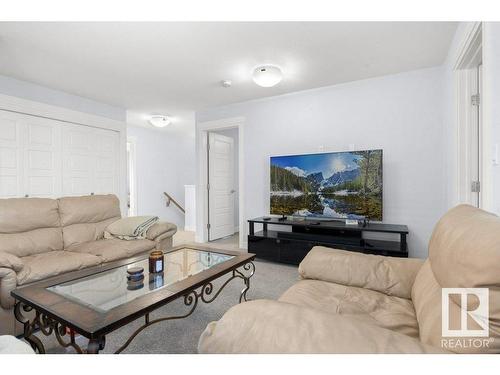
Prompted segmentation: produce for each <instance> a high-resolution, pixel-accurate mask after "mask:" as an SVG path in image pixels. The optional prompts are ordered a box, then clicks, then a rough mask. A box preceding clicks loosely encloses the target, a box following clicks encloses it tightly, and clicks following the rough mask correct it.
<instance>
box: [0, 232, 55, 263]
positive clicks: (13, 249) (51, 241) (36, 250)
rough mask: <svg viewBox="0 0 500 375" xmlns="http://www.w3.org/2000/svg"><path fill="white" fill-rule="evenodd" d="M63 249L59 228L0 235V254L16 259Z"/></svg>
mask: <svg viewBox="0 0 500 375" xmlns="http://www.w3.org/2000/svg"><path fill="white" fill-rule="evenodd" d="M62 249H63V236H62V231H61V228H41V229H34V230H30V231H28V232H23V233H7V234H2V233H0V252H2V251H3V252H6V253H10V254H13V255H16V256H18V257H25V256H29V255H33V254H40V253H46V252H48V251H58V250H62Z"/></svg>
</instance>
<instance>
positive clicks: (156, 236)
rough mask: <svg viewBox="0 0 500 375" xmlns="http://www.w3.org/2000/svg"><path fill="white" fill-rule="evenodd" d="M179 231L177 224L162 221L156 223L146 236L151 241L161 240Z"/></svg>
mask: <svg viewBox="0 0 500 375" xmlns="http://www.w3.org/2000/svg"><path fill="white" fill-rule="evenodd" d="M176 232H177V225H175V224H172V223H168V222H166V221H160V222H158V223H155V224H153V225H152V226H151V228H149V229H148V231H147V232H146V238H147V239H148V240H151V241H160V240H162V239H165V238H168V237H172V236H173V235H174V234H175V233H176Z"/></svg>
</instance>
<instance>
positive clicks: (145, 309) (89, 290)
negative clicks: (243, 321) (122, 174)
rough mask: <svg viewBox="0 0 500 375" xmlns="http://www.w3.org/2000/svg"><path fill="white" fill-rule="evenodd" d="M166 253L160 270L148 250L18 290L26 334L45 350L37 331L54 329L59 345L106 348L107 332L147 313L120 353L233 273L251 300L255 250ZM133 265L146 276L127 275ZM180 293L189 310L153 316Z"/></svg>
mask: <svg viewBox="0 0 500 375" xmlns="http://www.w3.org/2000/svg"><path fill="white" fill-rule="evenodd" d="M164 259H165V261H164V262H165V267H164V268H165V269H164V272H162V273H149V269H148V268H149V266H148V256H147V255H145V256H142V257H137V258H134V259H129V260H126V261H119V262H113V263H108V264H105V265H103V266H100V267H95V268H91V269H87V270H83V271H76V272H73V273H69V274H65V275H63V276H59V277H55V278H52V279H49V280H44V281H41V282H37V283H34V284H31V285H28V286H26V287H21V288H18V289H16V290H14V291H13V292H12V296H13V297H14V298H15V299H16V305H15V309H14V314H15V316H16V319H17V320H18V321H19V322H21V323H22V324H23V325H24V334H23V336H24V338H25V339H26V341H28V342H29V343H30V344H31V346H32V347H33V349H34V350H36V351H37V352H38V353H45V348H44V346H43V344H42V342H41V340H40V339H39V338H38V337H37V336H36V335H35V333H42V334H43V335H46V336H50V335H52V334H53V335H55V337H56V339H57V341H58V343H59V344H60V345H62V346H63V347H72V348H73V349H74V350H75V351H76V352H77V353H98V352H99V351H100V350H103V349H104V346H105V343H106V340H105V337H106V334H108V333H110V332H112V331H114V330H116V329H118V328H120V327H122V326H124V325H126V324H128V323H130V322H132V321H134V320H136V319H138V318H140V317H141V316H143V317H144V324H143V325H141V326H140V327H139V328H138V329H137V330H136V331H134V333H133V334H132V335H131V336H130V337H129V339H128V340H127V341H126V342H125V343H124V344H123V345H122V346H121V347H120V348H119V349H118V350H117V351H116V352H115V353H121V352H122V351H123V350H124V349H125V348H127V347H128V345H129V344H130V343H131V342H132V340H133V339H134V338H135V337H136V336H137V335H138V334H139V333H140V332H142V331H143V330H144V329H145V328H147V327H149V326H151V325H153V324H156V323H159V322H162V321H166V320H173V319H182V318H186V317H188V316H189V315H191V314H192V313H193V312H194V310H195V309H196V306H197V304H198V302H199V301H200V300H201V301H202V302H204V303H211V302H213V301H214V300H215V299H216V298H217V296H218V295H219V294H220V293H221V291H222V290H223V289H224V288H225V286H226V285H227V284H228V283H229V282H231V281H232V280H234V279H241V280H242V281H243V284H244V288H243V289H242V291H241V293H240V296H239V302H242V301H243V300H245V301H246V300H247V291H248V289H249V288H250V278H251V277H252V276H253V274H254V273H255V265H254V264H253V262H252V261H253V260H254V259H255V255H254V254H249V253H241V252H233V251H226V250H214V249H208V248H204V247H198V246H180V247H176V248H174V249H171V250H169V251H167V252H166V253H165V257H164ZM134 267H140V268H143V269H144V272H143V274H144V279H142V280H139V281H136V282H130V281H129V280H128V279H127V275H128V273H127V270H129V269H131V268H134ZM225 275H229V276H230V277H229V278H227V280H225V281H224V282H223V284H222V285H221V286H220V288H219V289H218V290H217V291H216V292H215V291H214V287H213V284H212V281H214V280H215V279H218V278H221V277H223V276H225ZM178 298H183V300H184V304H185V305H186V306H187V311H186V313H185V314H183V315H180V316H169V317H163V318H158V319H154V320H150V316H149V314H150V312H152V311H154V310H156V309H158V308H159V307H161V306H164V305H166V304H167V303H170V302H172V301H174V300H176V299H178ZM76 333H78V334H81V335H83V336H85V337H87V338H88V339H89V342H88V345H87V348H86V349H84V348H82V347H80V345H78V344H77V343H76V340H75V334H76Z"/></svg>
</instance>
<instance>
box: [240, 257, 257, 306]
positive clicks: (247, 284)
mask: <svg viewBox="0 0 500 375" xmlns="http://www.w3.org/2000/svg"><path fill="white" fill-rule="evenodd" d="M243 269H244V270H245V271H250V273H249V274H248V275H245V274H244V273H243V272H240V271H236V272H238V274H239V275H240V276H241V278H242V279H243V282H244V283H245V288H244V289H243V290H242V291H241V293H240V303H241V302H242V301H243V300H245V301H247V292H248V289H250V278H251V277H252V276H253V275H254V274H255V264H253V262H249V263H247V264H245V265H244V266H243Z"/></svg>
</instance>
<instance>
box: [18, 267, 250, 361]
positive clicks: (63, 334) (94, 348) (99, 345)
mask: <svg viewBox="0 0 500 375" xmlns="http://www.w3.org/2000/svg"><path fill="white" fill-rule="evenodd" d="M241 268H243V270H244V271H245V272H242V271H240V270H239V269H234V270H233V271H232V275H231V277H229V278H228V279H227V280H226V281H225V282H224V283H223V284H222V285H221V287H220V288H219V289H218V290H217V292H215V293H214V294H213V295H212V293H213V292H214V286H213V284H212V282H208V283H206V284H204V285H203V286H201V287H198V288H195V289H193V290H190V291H188V292H187V293H186V294H184V297H183V298H184V305H186V306H188V307H190V308H189V310H188V311H187V312H186V313H185V314H183V315H178V316H168V317H163V318H158V319H154V320H150V318H149V313H147V314H146V315H144V318H145V320H144V324H143V325H142V326H140V327H139V328H138V329H136V330H135V331H134V332H133V333H132V335H131V336H130V337H129V338H128V340H127V341H126V342H125V343H124V344H123V345H122V346H121V347H120V348H119V349H118V350H116V351H115V354H119V353H121V352H123V350H125V349H126V348H127V347H128V346H129V345H130V343H131V342H132V341H133V340H134V339H135V338H136V337H137V335H138V334H139V333H141V332H142V331H143V330H144V329H146V328H148V327H150V326H152V325H153V324H156V323H160V322H163V321H166V320H175V319H183V318H187V317H188V316H190V315H191V314H192V313H193V312H194V311H195V310H196V306H197V305H198V301H199V300H201V301H202V302H204V303H212V302H213V301H214V300H215V299H216V298H217V297H218V296H219V294H220V293H221V292H222V290H223V289H224V288H225V287H226V286H227V285H228V284H229V283H230V282H231V281H232V280H234V279H242V280H243V282H244V284H245V287H244V288H243V290H242V291H241V293H240V298H239V303H241V302H242V301H243V300H244V301H247V292H248V290H249V289H250V279H251V278H252V276H253V275H254V274H255V264H254V263H253V262H248V263H246V264H244V265H243V266H242V267H241ZM246 273H247V274H246ZM33 310H34V313H35V316H34V318H33V319H32V320H30V319H28V318H27V317H26V316H25V315H24V314H23V313H24V312H27V313H29V312H31V311H33ZM14 315H15V317H16V319H17V321H19V322H20V323H22V324H23V326H24V332H23V337H24V339H25V340H26V341H27V342H28V343H29V344H30V345H31V347H32V348H33V350H34V351H36V352H38V353H40V354H45V348H44V346H43V343H42V341H41V340H40V339H39V338H38V337H37V336H35V334H34V333H35V332H36V331H37V330H38V331H40V332H41V333H42V334H43V335H45V336H50V335H52V334H54V335H55V337H56V339H57V342H58V343H59V345H61V346H62V347H64V348H68V347H72V348H73V349H74V350H75V351H76V352H77V353H79V354H83V353H87V354H97V353H99V351H100V350H103V349H104V346H105V345H106V338H105V336H102V337H99V338H92V339H89V342H88V345H87V349H86V350H85V349H83V348H82V347H81V346H80V345H78V344H77V343H76V340H75V332H74V331H73V330H68V329H67V327H66V326H65V325H64V324H62V323H60V322H58V321H57V320H56V319H53V318H51V317H49V316H48V315H46V314H43V313H40V312H39V311H38V310H36V309H35V308H33V307H31V306H29V305H26V304H24V303H23V302H20V301H17V302H16V305H15V307H14Z"/></svg>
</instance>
